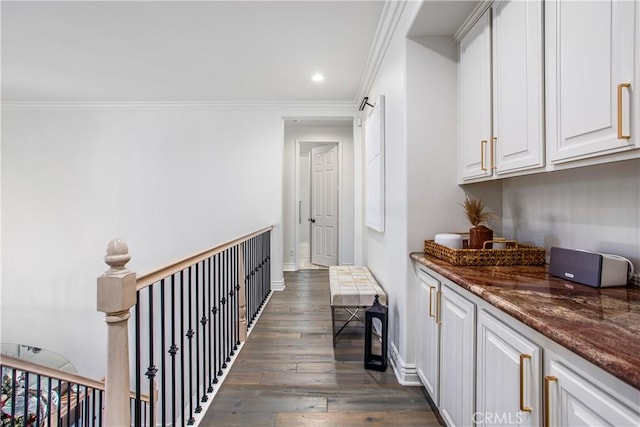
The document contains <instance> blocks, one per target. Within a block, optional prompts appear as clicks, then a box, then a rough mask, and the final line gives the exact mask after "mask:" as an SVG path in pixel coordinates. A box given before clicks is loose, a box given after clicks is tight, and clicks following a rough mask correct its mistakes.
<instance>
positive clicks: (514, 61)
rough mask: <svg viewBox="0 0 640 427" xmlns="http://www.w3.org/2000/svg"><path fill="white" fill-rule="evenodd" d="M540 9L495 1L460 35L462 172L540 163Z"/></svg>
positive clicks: (535, 4) (474, 174)
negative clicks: (461, 36)
mask: <svg viewBox="0 0 640 427" xmlns="http://www.w3.org/2000/svg"><path fill="white" fill-rule="evenodd" d="M542 22H543V9H542V3H541V2H539V1H526V2H523V1H499V2H495V3H494V4H493V5H492V7H491V8H490V9H489V10H487V11H486V12H485V13H484V14H483V15H482V16H481V17H480V19H479V20H478V21H477V22H476V23H475V24H474V25H473V26H472V27H471V29H470V30H469V32H468V33H467V34H466V35H465V36H464V37H463V38H462V40H461V41H460V70H459V71H460V74H459V78H460V99H459V103H460V119H461V124H460V139H461V174H460V175H461V178H462V180H478V179H482V178H487V177H495V176H498V175H501V174H508V173H513V172H517V171H522V170H527V169H532V168H539V167H542V166H544V128H543V123H544V120H543V118H544V100H543V96H544V87H543V75H544V74H543V57H544V54H543V41H542V40H543V39H542V37H543V27H542Z"/></svg>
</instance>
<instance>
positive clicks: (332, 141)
mask: <svg viewBox="0 0 640 427" xmlns="http://www.w3.org/2000/svg"><path fill="white" fill-rule="evenodd" d="M295 141H296V142H295V154H294V155H295V161H294V165H295V171H294V178H293V186H294V190H293V192H294V200H293V209H294V212H293V223H294V227H293V236H294V238H293V239H294V248H293V253H294V257H293V259H294V263H295V271H298V270H299V269H300V253H299V246H300V225H301V224H302V223H304V222H306V223H308V221H307V219H306V218H301V220H302V222H301V223H297V219H298V218H299V215H300V204H299V203H298V201H299V200H300V151H301V150H300V145H301V144H313V145H337V146H338V250H337V254H336V260H337V263H338V265H340V254H341V250H340V248H341V246H342V236H343V228H344V227H343V223H342V222H343V218H342V210H343V209H342V203H343V201H342V195H343V194H344V191H343V188H342V184H343V178H342V175H343V163H344V162H343V159H342V138H317V139H316V138H314V139H306V138H305V139H297V138H296V140H295ZM309 239H311V236H310V237H309ZM309 243H310V246H309V250H311V249H312V246H311V241H310V242H309Z"/></svg>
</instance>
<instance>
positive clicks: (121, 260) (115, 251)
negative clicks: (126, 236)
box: [104, 238, 131, 270]
mask: <svg viewBox="0 0 640 427" xmlns="http://www.w3.org/2000/svg"><path fill="white" fill-rule="evenodd" d="M129 260H131V255H129V246H127V242H125V241H124V240H122V239H120V238H115V239H112V240H111V241H110V242H109V244H108V245H107V254H106V255H105V256H104V262H105V263H106V264H107V265H108V266H109V267H111V268H112V269H113V270H121V269H123V268H125V265H127V263H128V262H129Z"/></svg>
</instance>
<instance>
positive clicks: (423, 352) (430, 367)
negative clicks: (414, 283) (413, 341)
mask: <svg viewBox="0 0 640 427" xmlns="http://www.w3.org/2000/svg"><path fill="white" fill-rule="evenodd" d="M418 281H419V284H420V288H419V291H418V292H419V294H418V295H419V296H418V298H419V299H418V313H419V314H418V340H417V344H418V358H417V360H416V370H417V372H418V376H419V377H420V381H422V384H424V387H425V388H426V389H427V392H428V393H429V395H430V396H431V399H432V400H433V402H434V403H435V404H436V405H437V404H438V403H439V402H438V399H439V397H440V393H439V388H438V378H439V372H440V363H439V361H440V358H439V353H440V327H439V326H438V323H437V318H436V316H437V313H436V309H437V307H436V297H437V295H438V294H439V292H440V282H439V281H438V280H437V279H436V278H434V277H433V276H430V275H429V274H427V273H425V272H424V271H422V270H420V271H419V272H418Z"/></svg>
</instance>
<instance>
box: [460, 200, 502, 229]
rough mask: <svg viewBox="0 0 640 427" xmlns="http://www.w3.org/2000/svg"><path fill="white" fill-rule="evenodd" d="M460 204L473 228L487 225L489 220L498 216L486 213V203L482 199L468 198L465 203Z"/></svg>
mask: <svg viewBox="0 0 640 427" xmlns="http://www.w3.org/2000/svg"><path fill="white" fill-rule="evenodd" d="M458 204H459V205H460V206H462V207H463V208H464V214H465V216H466V217H467V220H468V221H469V223H471V225H472V226H473V227H477V226H478V225H481V224H486V223H487V221H488V220H490V219H491V218H494V217H495V216H496V215H495V214H494V213H493V212H485V211H484V202H483V201H482V200H480V199H474V198H471V197H469V196H467V198H466V199H465V201H464V202H463V203H458Z"/></svg>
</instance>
